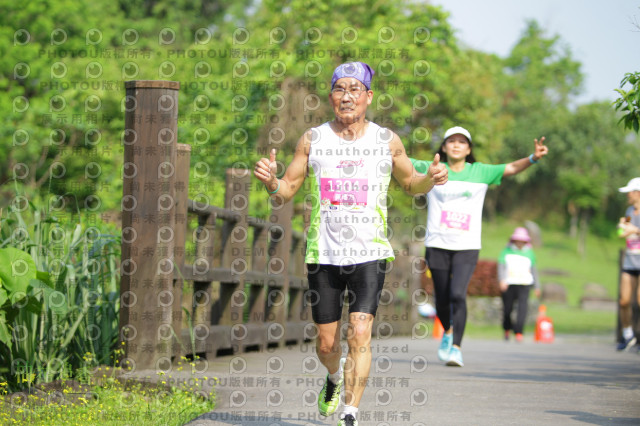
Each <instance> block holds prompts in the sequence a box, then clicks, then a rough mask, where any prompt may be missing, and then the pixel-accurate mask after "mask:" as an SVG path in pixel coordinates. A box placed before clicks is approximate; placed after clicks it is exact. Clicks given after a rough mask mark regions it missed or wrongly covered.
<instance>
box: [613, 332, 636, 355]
mask: <svg viewBox="0 0 640 426" xmlns="http://www.w3.org/2000/svg"><path fill="white" fill-rule="evenodd" d="M636 341H637V340H636V336H633V337H631V338H630V339H625V338H624V337H623V338H622V342H620V343H618V346H617V347H616V349H617V350H619V351H627V350H629V349H630V348H631V347H633V345H635V344H636Z"/></svg>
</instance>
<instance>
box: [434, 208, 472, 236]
mask: <svg viewBox="0 0 640 426" xmlns="http://www.w3.org/2000/svg"><path fill="white" fill-rule="evenodd" d="M470 224H471V215H470V214H467V213H460V212H450V211H447V210H443V211H442V215H441V216H440V228H445V229H449V230H456V231H468V230H469V225H470Z"/></svg>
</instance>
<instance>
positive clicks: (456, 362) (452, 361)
mask: <svg viewBox="0 0 640 426" xmlns="http://www.w3.org/2000/svg"><path fill="white" fill-rule="evenodd" d="M447 365H448V366H450V367H463V366H464V362H462V352H460V349H458V348H451V352H450V353H449V359H448V360H447Z"/></svg>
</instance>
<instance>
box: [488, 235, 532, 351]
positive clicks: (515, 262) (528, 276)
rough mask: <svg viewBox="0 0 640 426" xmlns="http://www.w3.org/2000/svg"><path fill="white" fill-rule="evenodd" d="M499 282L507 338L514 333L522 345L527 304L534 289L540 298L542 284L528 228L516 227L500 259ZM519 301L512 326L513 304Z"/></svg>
mask: <svg viewBox="0 0 640 426" xmlns="http://www.w3.org/2000/svg"><path fill="white" fill-rule="evenodd" d="M498 281H499V282H500V291H501V292H502V303H503V307H504V310H503V314H504V316H503V321H502V327H503V328H504V339H505V340H509V334H510V332H511V330H513V332H514V333H515V336H516V342H522V338H523V337H522V336H523V334H522V333H523V330H524V323H525V320H526V318H527V304H528V303H529V293H530V291H531V288H532V287H533V288H535V292H536V297H540V282H539V280H538V271H537V268H536V256H535V254H534V252H533V248H532V247H531V237H529V232H528V231H527V229H526V228H522V227H519V228H516V229H515V230H514V231H513V234H512V235H511V238H509V244H507V246H506V247H505V248H504V250H502V252H501V253H500V256H499V257H498ZM516 300H517V301H518V312H517V315H516V323H515V325H514V324H512V321H511V312H512V311H513V303H514V302H515V301H516Z"/></svg>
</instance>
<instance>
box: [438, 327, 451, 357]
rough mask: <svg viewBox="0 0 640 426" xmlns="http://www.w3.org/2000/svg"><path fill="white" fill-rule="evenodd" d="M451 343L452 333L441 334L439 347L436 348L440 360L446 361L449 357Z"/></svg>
mask: <svg viewBox="0 0 640 426" xmlns="http://www.w3.org/2000/svg"><path fill="white" fill-rule="evenodd" d="M452 344H453V333H451V334H447V333H444V334H443V335H442V340H441V341H440V348H438V358H439V359H440V361H446V360H448V359H449V353H450V352H451V345H452Z"/></svg>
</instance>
